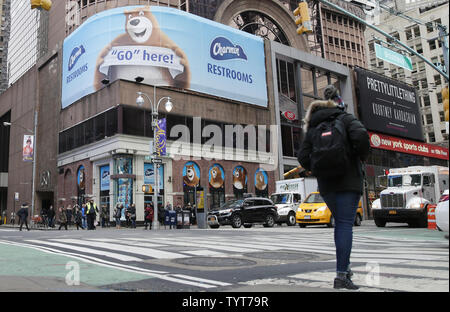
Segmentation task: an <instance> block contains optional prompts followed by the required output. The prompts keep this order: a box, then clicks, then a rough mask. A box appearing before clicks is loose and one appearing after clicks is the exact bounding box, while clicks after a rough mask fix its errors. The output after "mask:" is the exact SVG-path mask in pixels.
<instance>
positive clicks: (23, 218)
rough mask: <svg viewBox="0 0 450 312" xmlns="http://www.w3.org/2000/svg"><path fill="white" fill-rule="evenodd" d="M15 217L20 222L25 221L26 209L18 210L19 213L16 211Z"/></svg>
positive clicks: (26, 216)
mask: <svg viewBox="0 0 450 312" xmlns="http://www.w3.org/2000/svg"><path fill="white" fill-rule="evenodd" d="M17 216H18V217H19V218H20V220H26V219H27V218H28V208H20V209H19V211H17Z"/></svg>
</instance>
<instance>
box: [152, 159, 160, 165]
mask: <svg viewBox="0 0 450 312" xmlns="http://www.w3.org/2000/svg"><path fill="white" fill-rule="evenodd" d="M152 163H154V164H162V159H161V158H153V159H152Z"/></svg>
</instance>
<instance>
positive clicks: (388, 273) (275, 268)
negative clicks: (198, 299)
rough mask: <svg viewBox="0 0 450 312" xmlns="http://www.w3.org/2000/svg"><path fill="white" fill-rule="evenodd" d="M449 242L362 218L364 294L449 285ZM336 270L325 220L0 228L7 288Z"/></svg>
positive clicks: (324, 280)
mask: <svg viewBox="0 0 450 312" xmlns="http://www.w3.org/2000/svg"><path fill="white" fill-rule="evenodd" d="M448 247H449V242H448V239H446V238H444V233H442V232H438V231H434V230H428V229H413V228H408V227H407V226H405V225H398V224H388V225H387V227H386V228H377V227H375V226H374V224H373V222H372V221H364V222H363V224H362V226H360V227H354V243H353V251H352V258H351V262H352V270H353V271H354V272H355V275H354V277H353V280H354V282H355V284H357V285H359V286H360V289H359V290H358V291H357V292H422V291H426V292H428V291H429V292H448V291H449V275H448V269H449V263H448V260H449V257H448V254H449V248H448ZM334 271H335V255H334V243H333V229H329V228H326V227H322V226H311V227H307V228H304V229H301V228H299V227H298V226H294V227H288V226H286V225H283V226H281V227H280V226H275V227H273V228H264V227H262V226H254V227H253V228H250V229H244V228H241V229H232V228H231V227H221V228H219V229H197V228H194V227H192V228H191V229H183V230H181V229H172V230H170V229H161V230H158V231H145V230H143V228H139V227H138V228H137V229H121V230H117V229H115V228H106V229H102V228H97V230H96V231H82V230H80V231H77V230H76V229H74V228H71V229H69V231H64V230H61V231H58V230H48V231H45V230H31V231H29V232H28V231H22V232H19V231H18V229H17V228H11V227H8V226H0V281H1V282H0V291H3V292H5V291H7V292H27V291H39V292H40V291H51V292H62V291H64V292H80V291H82V292H124V291H125V292H153V293H162V292H189V293H190V292H192V293H194V292H196V293H197V292H206V293H212V292H214V293H227V292H234V293H237V292H243V293H247V292H252V293H264V292H283V293H285V292H316V293H317V292H335V290H334V289H333V288H332V285H333V279H334V276H335V273H334ZM339 292H350V291H347V290H342V291H339ZM352 292H353V291H352ZM191 304H192V302H191ZM194 304H195V302H194Z"/></svg>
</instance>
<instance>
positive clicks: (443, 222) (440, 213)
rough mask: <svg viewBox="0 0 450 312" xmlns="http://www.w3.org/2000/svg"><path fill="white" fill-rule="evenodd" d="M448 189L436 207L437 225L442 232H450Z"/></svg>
mask: <svg viewBox="0 0 450 312" xmlns="http://www.w3.org/2000/svg"><path fill="white" fill-rule="evenodd" d="M448 196H449V195H448V189H446V190H445V191H444V192H443V193H442V196H441V198H440V199H439V203H438V204H437V206H436V210H435V213H436V225H437V228H438V229H439V230H441V231H444V232H448Z"/></svg>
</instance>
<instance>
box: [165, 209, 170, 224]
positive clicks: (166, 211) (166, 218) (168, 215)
mask: <svg viewBox="0 0 450 312" xmlns="http://www.w3.org/2000/svg"><path fill="white" fill-rule="evenodd" d="M164 225H170V213H169V210H165V211H164Z"/></svg>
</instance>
